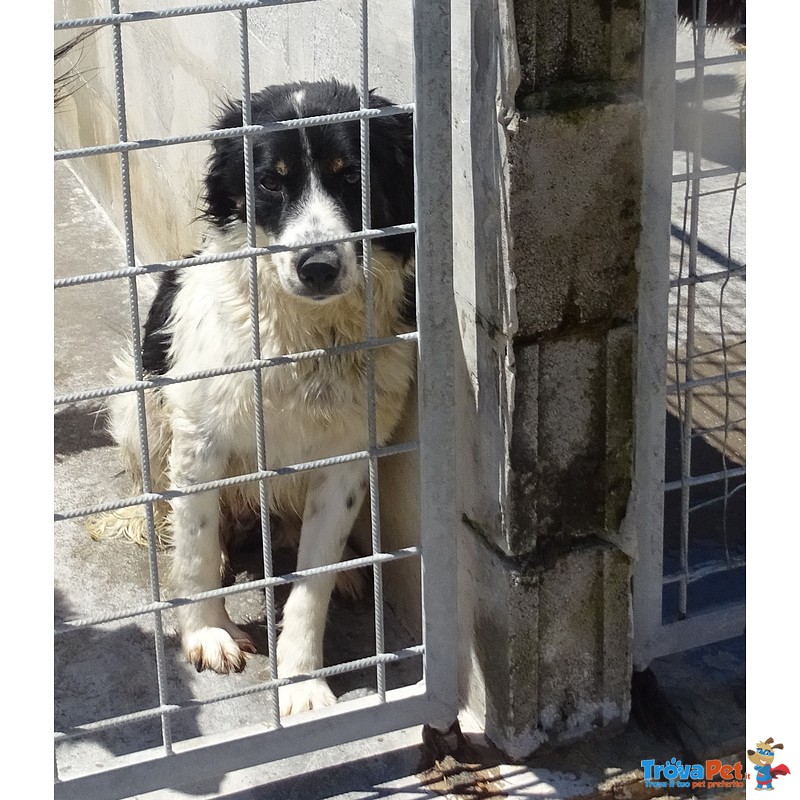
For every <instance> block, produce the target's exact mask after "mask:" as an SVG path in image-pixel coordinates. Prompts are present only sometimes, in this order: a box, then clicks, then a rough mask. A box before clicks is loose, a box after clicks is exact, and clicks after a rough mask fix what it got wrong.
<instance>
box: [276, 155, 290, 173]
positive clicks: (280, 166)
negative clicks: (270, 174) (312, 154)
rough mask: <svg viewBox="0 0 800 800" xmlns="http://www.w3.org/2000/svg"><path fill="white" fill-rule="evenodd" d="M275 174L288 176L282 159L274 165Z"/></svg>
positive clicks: (287, 168)
mask: <svg viewBox="0 0 800 800" xmlns="http://www.w3.org/2000/svg"><path fill="white" fill-rule="evenodd" d="M275 172H277V173H278V175H281V176H283V177H286V176H287V175H288V174H289V167H287V166H286V162H285V161H284V160H283V159H281V160H280V161H278V163H277V164H275Z"/></svg>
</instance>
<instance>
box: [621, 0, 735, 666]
mask: <svg viewBox="0 0 800 800" xmlns="http://www.w3.org/2000/svg"><path fill="white" fill-rule="evenodd" d="M728 5H736V4H728ZM741 5H742V6H743V5H744V4H743V3H742V4H741ZM678 9H679V11H680V12H681V13H682V14H683V15H684V19H683V20H682V21H679V24H678V28H677V40H674V39H673V38H672V37H671V36H669V35H666V36H665V35H664V30H665V27H666V26H668V25H670V24H673V23H671V21H670V20H669V19H668V18H667V16H666V15H664V16H663V17H662V18H661V19H660V20H655V21H654V22H653V25H661V26H662V28H661V31H662V33H661V37H660V41H658V42H656V41H655V40H654V39H653V34H654V33H655V29H653V28H651V30H650V31H649V36H650V44H651V53H650V61H649V65H650V69H651V74H650V80H651V84H650V87H651V90H652V92H653V95H651V97H650V102H651V103H652V104H653V107H654V111H653V113H652V114H651V120H652V122H651V124H652V125H654V126H661V128H662V133H661V139H660V140H659V141H653V140H652V139H651V142H650V146H651V147H652V148H653V149H652V150H651V158H654V159H658V158H661V159H662V160H661V162H660V164H661V166H660V167H659V169H660V172H658V180H660V181H661V182H662V183H665V182H666V181H667V180H669V177H668V175H667V169H668V167H669V165H668V164H667V163H666V161H665V159H664V158H663V155H664V153H665V151H666V149H667V148H665V145H666V144H667V142H666V137H669V138H670V139H671V140H672V147H671V151H672V164H671V183H672V191H671V223H670V242H669V254H670V257H669V271H668V275H669V277H668V279H667V276H666V274H665V273H666V264H665V263H663V262H660V263H659V264H658V265H657V267H656V268H657V269H660V270H662V272H663V273H664V274H662V275H661V276H659V277H658V278H657V279H655V281H654V286H650V287H649V288H650V289H651V290H653V289H655V291H654V292H653V294H654V296H655V297H656V302H657V303H660V306H659V308H658V309H656V311H655V313H654V314H653V317H652V320H651V321H650V322H649V325H650V326H652V327H648V334H649V335H651V336H653V337H659V336H661V337H663V336H666V339H661V340H660V341H657V342H656V343H655V345H653V346H652V347H651V352H650V357H651V358H652V359H653V360H654V361H656V362H657V370H661V376H660V380H661V381H663V384H664V385H665V388H664V394H659V393H658V392H657V393H656V395H655V399H652V398H651V401H652V403H653V404H654V405H655V406H656V408H654V409H653V414H652V415H651V417H650V420H649V423H648V424H649V427H650V432H649V435H650V437H651V441H652V442H653V443H655V450H656V452H658V451H659V450H660V448H661V447H662V446H663V452H664V469H663V472H662V473H661V475H657V474H655V473H653V474H651V476H650V478H651V480H652V482H653V483H654V484H655V483H656V482H657V483H658V488H657V493H655V494H650V495H648V496H649V501H650V505H651V508H650V509H649V510H647V511H645V510H643V509H642V510H641V514H640V526H641V529H640V560H639V565H638V567H637V572H636V581H635V586H634V603H635V614H636V617H635V619H636V627H635V642H636V644H635V649H636V661H637V666H639V667H642V668H643V667H644V666H646V665H647V663H648V662H649V661H650V659H652V658H655V657H658V656H662V655H666V654H669V653H674V652H678V651H681V650H685V649H688V648H691V647H696V646H700V645H703V644H708V643H711V642H715V641H721V640H724V639H727V638H730V637H733V636H737V635H739V634H741V633H742V632H743V631H744V589H745V584H744V579H745V576H744V563H745V561H744V559H745V513H744V501H745V475H746V473H745V280H746V264H745V234H744V231H745V228H744V222H745V207H744V202H745V192H744V187H745V96H746V95H745V44H744V41H745V27H744V18H743V16H742V17H741V18H739V19H734V20H732V19H727V20H720V19H716V18H714V17H713V14H714V13H715V12H716V9H712V10H711V11H709V9H708V4H707V0H687V2H685V3H680V2H679V3H678ZM662 13H663V12H662ZM742 14H743V10H742ZM687 17H688V19H687ZM723 23H724V24H723ZM675 44H676V45H677V46H676V47H675V48H674V49H673V45H675ZM670 51H671V52H670ZM676 53H677V60H675V54H676ZM673 69H674V70H675V76H676V82H675V85H674V105H673V104H672V103H671V102H670V101H671V100H672V98H671V97H669V95H671V94H672V91H671V90H670V91H669V92H666V91H665V90H664V88H663V86H662V87H657V85H656V83H655V82H654V81H655V80H656V77H655V76H656V75H657V74H658V73H659V71H660V73H661V74H663V75H665V76H666V75H668V74H669V72H668V71H671V70H673ZM665 82H666V81H665ZM672 108H674V114H673V113H672V110H671V109H672ZM673 125H674V138H673V137H672V136H670V133H671V132H672V130H673ZM652 135H653V134H651V136H652ZM651 169H652V166H651ZM654 179H655V173H654ZM665 211H666V208H665V205H662V206H661V210H660V216H659V217H658V218H657V220H656V222H655V223H653V224H657V225H661V226H663V224H664V222H663V220H664V216H665V214H664V212H665ZM654 217H656V212H654ZM667 282H668V285H667ZM667 294H668V304H667V303H666V299H667ZM659 331H660V332H661V333H660V334H659V333H658V332H659ZM641 357H642V354H641V353H640V363H641ZM664 367H665V371H664ZM657 370H656V371H657ZM653 374H655V372H654V373H653ZM642 385H643V386H644V387H646V388H644V389H642V390H641V391H651V390H652V387H651V386H647V384H646V382H645V381H642ZM664 401H666V426H665V428H662V430H657V428H656V426H658V425H662V426H663V425H664V422H663V416H662V419H661V421H660V422H659V420H658V410H657V406H658V405H659V404H660V405H661V408H662V409H663V407H664V406H663V404H664ZM662 413H663V412H662ZM640 422H641V419H640ZM643 428H644V430H646V429H647V426H646V425H645V426H643ZM651 454H652V451H651ZM647 457H648V456H647V455H646V454H645V453H642V454H640V458H647ZM639 466H640V467H641V464H640V465H639ZM654 469H655V470H660V467H659V466H658V465H657V464H655V465H654ZM641 502H642V500H641V499H640V503H641Z"/></svg>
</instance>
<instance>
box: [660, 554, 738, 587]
mask: <svg viewBox="0 0 800 800" xmlns="http://www.w3.org/2000/svg"><path fill="white" fill-rule="evenodd" d="M743 566H745V559H744V557H742V558H738V557H737V558H732V559H731V560H730V561H729V562H719V563H715V564H708V565H706V566H704V567H697V568H696V569H693V570H690V571H689V574H688V575H686V574H684V573H683V572H670V573H669V574H667V575H665V576H664V579H663V581H662V583H663V584H664V585H665V586H666V585H667V584H669V583H680V582H681V581H686V583H694V582H695V581H699V580H702V579H703V578H708V577H709V576H710V575H718V574H720V573H722V572H731V571H732V570H734V569H739V568H740V567H743Z"/></svg>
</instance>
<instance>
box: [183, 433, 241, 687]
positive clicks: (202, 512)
mask: <svg viewBox="0 0 800 800" xmlns="http://www.w3.org/2000/svg"><path fill="white" fill-rule="evenodd" d="M174 429H175V430H174V433H173V442H172V453H171V457H170V470H171V473H172V484H173V488H175V489H180V488H181V487H187V486H191V485H194V484H198V483H203V482H205V481H210V480H216V479H218V478H220V477H221V476H222V474H223V470H224V467H225V463H226V459H227V453H224V452H222V450H221V448H219V446H218V445H217V443H216V442H214V441H211V440H209V439H208V438H204V437H203V436H202V435H201V433H200V432H199V431H198V430H197V429H196V427H195V426H193V425H191V424H189V423H188V422H187V421H186V420H180V421H176V422H175V424H174ZM172 515H173V520H172V529H173V538H174V543H175V551H174V554H173V560H172V580H173V587H174V590H175V592H176V594H177V595H178V596H179V597H184V596H187V595H192V594H196V593H198V592H206V591H210V590H213V589H218V588H219V587H220V563H221V557H222V550H221V546H220V539H219V526H220V506H219V491H218V490H209V491H205V492H198V493H196V494H188V495H184V496H182V497H176V498H175V499H174V500H173V501H172ZM178 619H179V622H180V632H181V642H182V644H183V650H184V653H185V654H186V657H187V659H188V660H189V661H190V662H191V663H192V664H194V666H195V667H196V668H197V671H198V672H200V671H201V670H203V669H213V670H214V671H215V672H221V673H225V672H231V671H235V672H240V671H241V670H242V669H244V665H245V659H246V656H245V654H246V653H254V652H255V646H254V644H253V641H252V639H251V638H250V637H249V636H248V635H247V634H246V633H244V631H242V630H240V629H239V628H237V627H236V626H235V625H234V624H233V623H232V622H231V620H230V618H229V617H228V614H227V612H226V611H225V600H224V598H222V597H215V598H212V599H210V600H203V601H200V602H195V603H190V604H188V605H185V606H181V607H179V608H178Z"/></svg>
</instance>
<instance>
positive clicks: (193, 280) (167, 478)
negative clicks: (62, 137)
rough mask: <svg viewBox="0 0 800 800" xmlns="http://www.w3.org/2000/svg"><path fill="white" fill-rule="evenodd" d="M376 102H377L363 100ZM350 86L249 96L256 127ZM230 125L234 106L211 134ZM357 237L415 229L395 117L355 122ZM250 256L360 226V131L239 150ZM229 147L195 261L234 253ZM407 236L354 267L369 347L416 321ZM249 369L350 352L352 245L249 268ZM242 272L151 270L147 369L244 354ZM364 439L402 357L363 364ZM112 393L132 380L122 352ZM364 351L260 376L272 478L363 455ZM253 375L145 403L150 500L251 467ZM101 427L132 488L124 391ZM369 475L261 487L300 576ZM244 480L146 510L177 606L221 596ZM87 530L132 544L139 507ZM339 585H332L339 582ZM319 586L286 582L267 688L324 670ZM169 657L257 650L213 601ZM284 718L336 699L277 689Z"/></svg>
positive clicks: (383, 408) (131, 437) (130, 426)
mask: <svg viewBox="0 0 800 800" xmlns="http://www.w3.org/2000/svg"><path fill="white" fill-rule="evenodd" d="M370 104H371V106H373V107H380V106H386V105H388V101H386V100H385V99H383V98H381V97H378V96H376V95H372V96H371V98H370ZM358 107H359V101H358V95H357V93H356V90H355V89H354V88H353V87H351V86H345V85H342V84H340V83H337V82H334V81H326V82H319V83H295V84H288V85H283V86H271V87H269V88H266V89H264V90H263V91H262V92H260V93H258V94H256V95H254V96H253V98H252V119H253V123H254V124H256V125H258V124H265V123H270V122H274V121H278V120H287V119H296V118H301V117H310V116H317V115H323V114H333V113H338V112H345V111H353V110H356V109H358ZM240 125H242V112H241V105H240V104H239V103H234V104H231V105H230V106H229V107H228V108H227V109H226V111H225V112H224V113H223V115H222V116H221V118H220V119H219V122H218V125H217V127H218V128H230V127H238V126H240ZM369 131H370V169H371V192H372V206H371V209H372V210H371V214H372V220H371V222H372V226H373V227H384V226H389V225H394V224H400V223H407V222H411V221H413V217H414V185H413V183H414V178H413V155H412V149H413V147H412V145H413V143H412V123H411V119H410V117H409V115H406V114H402V115H396V116H385V117H380V118H375V119H373V120H371V121H370V123H369ZM253 151H254V162H253V163H254V173H255V185H256V189H255V192H256V193H255V216H256V223H257V235H258V239H257V242H256V244H257V246H267V245H274V244H277V245H295V244H299V243H304V242H308V241H311V240H318V241H322V240H325V239H331V238H335V237H339V236H342V235H344V234H347V233H349V232H352V231H358V230H360V229H361V227H362V225H361V185H360V180H361V165H360V155H359V154H360V139H359V123H358V122H357V121H356V122H348V123H334V124H326V125H323V126H319V127H310V128H305V129H293V130H281V131H278V132H274V133H269V134H266V135H259V136H257V137H255V138H254V144H253ZM243 158H244V156H243V142H242V139H241V137H236V138H228V139H220V140H217V141H215V142H214V149H213V153H212V155H211V157H210V161H209V167H208V172H207V175H206V178H205V201H206V209H205V214H206V217H207V218H208V220H209V222H210V225H209V232H208V234H207V238H206V241H205V243H204V248H203V252H205V253H222V252H228V251H236V250H238V249H240V248H242V247H245V246H246V244H247V233H246V224H245V174H244V160H243ZM413 252H414V239H413V234H410V235H409V234H404V235H397V236H393V237H388V238H383V239H380V240H377V241H375V243H374V245H373V248H372V258H371V260H370V263H369V264H368V265H366V269H368V270H369V271H370V273H371V275H372V285H373V295H374V327H375V334H376V336H379V337H382V336H388V335H391V334H397V333H401V332H403V331H408V330H410V329H411V326H412V325H413V313H414V309H413V306H412V305H410V303H411V302H413V296H414V258H413ZM257 269H258V282H257V283H258V309H259V325H260V336H261V351H262V357H264V358H268V357H271V356H279V355H284V354H289V353H298V352H302V351H308V350H313V349H316V348H329V347H333V346H338V345H345V344H349V343H353V342H360V341H363V340H364V339H365V337H366V330H365V305H364V304H365V297H364V265H363V263H362V253H361V246H360V243H353V242H345V243H339V244H334V245H327V246H310V247H305V248H302V249H299V250H292V251H285V252H281V253H278V254H275V255H272V256H271V257H269V256H267V257H259V259H258V268H257ZM248 279H249V261H247V260H243V261H241V260H240V261H227V262H222V263H216V264H211V265H205V266H196V267H191V268H186V269H184V270H181V271H175V272H171V273H166V274H165V275H164V277H163V279H162V281H161V285H160V288H159V290H158V293H157V296H156V298H155V301H154V303H153V305H152V307H151V309H150V313H149V316H148V319H147V324H146V327H145V332H144V338H143V345H142V350H143V353H142V355H143V361H144V368H145V370H146V372H148V373H149V374H155V375H163V376H167V377H169V376H178V375H184V374H186V373H191V372H195V371H197V370H206V369H211V368H215V367H220V366H223V365H231V364H237V363H242V362H247V361H249V360H250V359H251V358H252V350H251V322H250V316H251V311H250V297H249V286H248ZM374 353H375V355H374V370H375V387H376V400H377V440H378V443H379V444H381V443H385V442H386V441H387V439H388V438H389V436H390V435H391V433H392V431H393V429H394V428H395V426H396V425H397V423H398V421H399V419H400V417H401V413H402V411H403V408H404V405H405V401H406V397H407V394H408V391H409V387H410V385H411V382H412V379H413V375H414V357H415V356H414V347H413V344H398V345H392V346H391V347H385V348H380V349H378V350H375V351H374ZM118 367H119V369H118V373H119V374H116V375H115V381H118V382H120V383H127V382H130V381H131V380H132V375H133V372H132V361H131V357H130V355H129V354H127V355H126V356H125V357H124V358H122V359H120V360H119V362H118ZM366 376H367V369H366V353H365V352H364V351H358V352H348V353H346V354H344V355H335V356H326V357H323V358H319V359H308V360H300V361H297V362H295V363H287V364H284V365H280V366H275V367H271V368H267V369H264V370H262V384H263V387H262V391H263V408H264V423H265V439H266V450H267V458H268V461H269V463H268V466H269V467H271V468H274V467H279V466H285V465H290V464H295V463H300V462H307V461H313V460H316V459H321V458H325V457H329V456H337V455H342V454H345V453H350V452H354V451H361V450H365V449H367V447H368V422H367V377H366ZM253 390H254V386H253V374H252V372H249V371H248V372H242V373H237V374H234V375H228V376H223V377H215V378H209V379H203V380H195V381H190V382H185V383H177V384H174V385H169V386H165V387H163V388H161V389H159V390H158V391H154V392H148V399H147V401H146V409H147V422H148V435H149V440H150V441H149V447H150V456H151V458H150V461H151V472H152V482H153V488H154V489H155V490H164V489H168V488H181V487H187V486H191V485H193V484H198V483H203V482H206V481H213V480H216V479H219V478H223V477H227V476H233V475H240V474H245V473H249V472H253V471H255V470H256V469H257V464H256V444H255V443H256V429H255V414H256V411H255V407H254V403H255V401H254V391H253ZM108 411H109V418H110V427H111V432H112V434H113V436H114V437H115V439H116V441H117V442H118V443H119V445H120V447H121V450H122V452H123V453H124V455H125V456H126V459H127V464H128V466H129V469H130V471H131V473H132V474H133V476H134V478H135V479H136V480H137V481H138V482H139V483H141V467H140V445H139V433H138V422H137V407H136V398H135V395H134V394H121V395H118V396H117V397H115V398H114V399H112V401H111V402H110V403H109V409H108ZM367 474H368V473H367V463H366V462H365V461H363V460H361V461H352V462H349V463H341V464H338V465H336V466H328V467H325V468H321V469H314V470H309V471H304V472H299V473H294V474H292V475H287V476H283V477H281V478H277V479H274V480H272V481H271V482H270V498H271V500H270V512H271V513H272V514H275V515H277V516H278V517H284V518H294V519H295V521H296V522H299V523H300V531H301V532H300V541H299V550H298V564H297V567H298V569H307V568H311V567H316V566H320V565H324V564H331V563H336V562H338V561H339V560H340V558H341V556H342V552H343V549H344V547H345V545H346V543H347V539H348V536H349V534H350V530H351V527H352V525H353V522H354V520H355V518H356V515H357V514H358V512H359V509H360V507H361V505H362V502H363V500H364V497H365V494H366V492H367V489H368V479H367ZM258 502H259V501H258V483H257V482H253V483H247V484H244V485H241V486H237V487H235V488H226V489H223V490H221V491H205V492H200V493H196V494H192V495H188V496H183V497H179V498H176V499H174V500H173V501H172V503H171V508H169V507H167V505H166V504H163V505H164V508H158V509H157V511H156V514H157V524H158V527H159V531H160V533H162V534H166V535H167V536H169V537H170V539H171V541H172V542H173V543H174V555H173V575H172V578H173V589H174V592H175V594H176V595H177V596H186V595H191V594H194V593H197V592H203V591H207V590H210V589H214V588H217V587H219V586H220V563H221V559H222V558H223V557H224V556H223V554H224V536H225V532H226V530H227V529H228V528H230V527H231V523H232V522H233V521H234V520H236V519H240V518H242V517H243V516H245V515H247V514H248V513H252V511H253V510H254V509H256V508H257V507H258ZM93 525H94V535H96V536H115V535H120V534H121V535H124V536H126V537H128V538H131V539H134V540H141V539H142V538H143V536H144V530H145V527H144V516H143V511H142V508H141V507H135V508H132V509H123V510H122V511H118V512H114V513H111V514H107V515H105V516H103V517H101V518H99V519H97V520H95V521H94V523H93ZM340 574H341V573H340ZM334 582H335V578H334V575H332V574H323V575H317V576H315V577H313V578H311V579H307V580H304V581H301V582H298V583H295V584H294V585H293V588H292V591H291V594H290V596H289V599H288V601H287V603H286V606H285V608H284V611H283V625H282V630H281V633H280V636H279V639H278V676H279V677H287V676H292V675H297V674H302V673H307V672H309V671H311V670H315V669H318V668H320V667H321V666H322V638H323V632H324V626H325V618H326V614H327V609H328V604H329V600H330V594H331V591H332V589H333V586H334ZM179 625H180V635H181V639H182V643H183V649H184V651H185V654H186V656H187V658H188V659H189V661H190V662H192V663H193V664H194V665H195V666H196V667H197V669H198V670H202V669H207V668H208V669H212V670H216V671H217V672H221V673H225V672H229V671H231V670H236V671H239V670H241V669H243V668H244V665H245V658H246V654H247V653H252V652H255V648H254V645H253V642H252V640H251V639H250V637H249V636H248V635H247V634H246V633H245V632H243V631H242V630H240V629H239V628H238V627H237V626H236V625H234V624H233V622H231V620H230V618H229V616H228V614H227V613H226V611H225V604H224V600H223V599H222V598H217V599H212V600H206V601H203V602H200V603H195V604H191V605H186V606H183V607H181V608H179ZM280 699H281V713H282V714H290V713H295V712H299V711H303V710H306V709H311V708H319V707H322V706H326V705H329V704H331V703H333V702H335V697H334V695H333V694H332V692H331V691H330V689H329V688H328V686H327V684H326V682H325V681H324V680H321V679H313V680H307V681H303V682H298V683H295V684H291V685H290V686H287V687H284V688H281V690H280Z"/></svg>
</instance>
